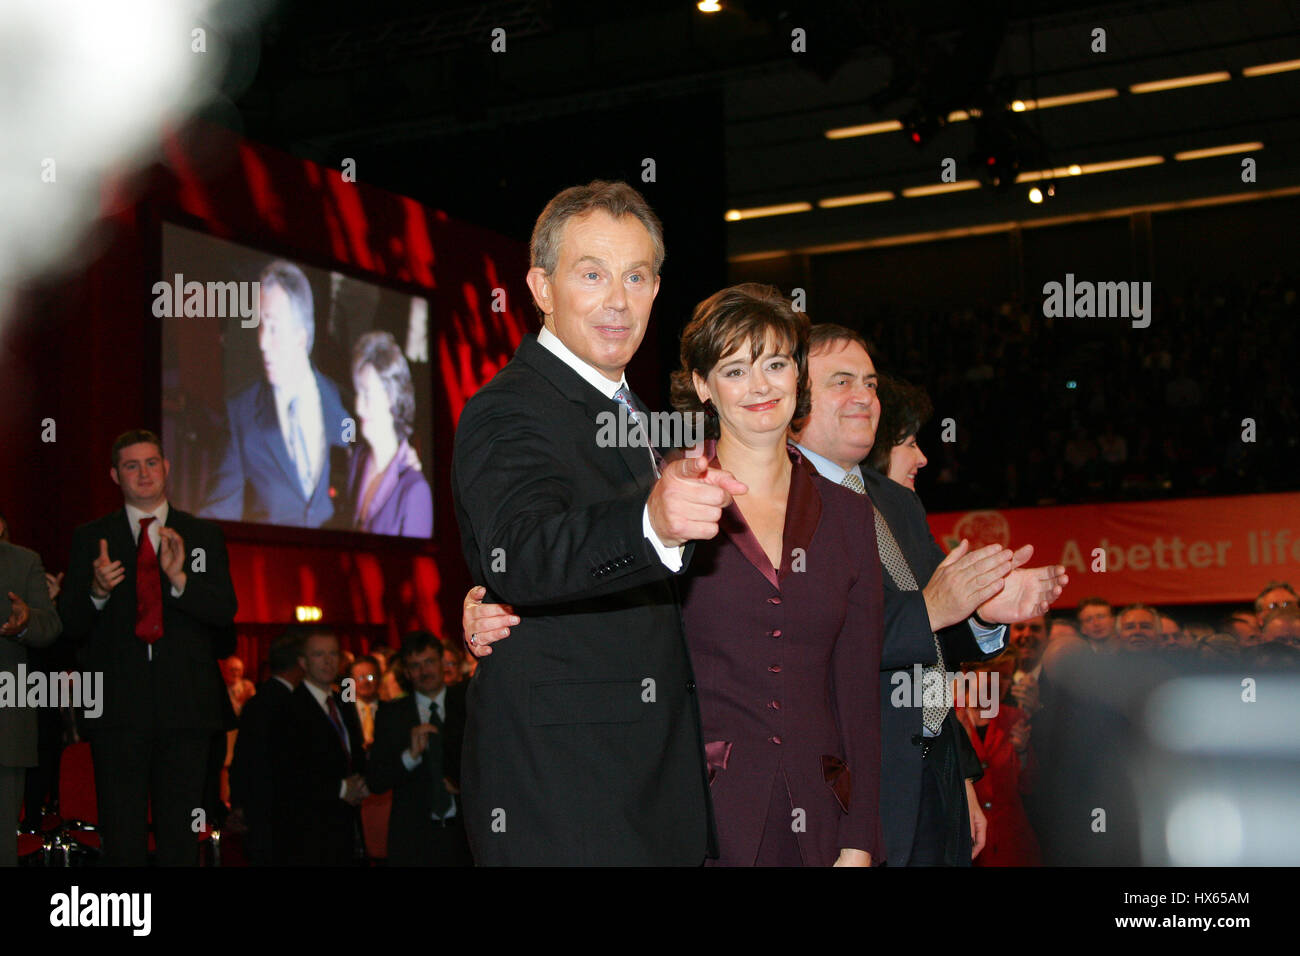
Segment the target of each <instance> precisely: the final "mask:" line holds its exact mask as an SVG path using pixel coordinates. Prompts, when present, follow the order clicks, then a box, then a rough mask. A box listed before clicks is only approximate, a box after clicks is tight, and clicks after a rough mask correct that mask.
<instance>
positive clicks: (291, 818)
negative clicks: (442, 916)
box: [253, 628, 369, 866]
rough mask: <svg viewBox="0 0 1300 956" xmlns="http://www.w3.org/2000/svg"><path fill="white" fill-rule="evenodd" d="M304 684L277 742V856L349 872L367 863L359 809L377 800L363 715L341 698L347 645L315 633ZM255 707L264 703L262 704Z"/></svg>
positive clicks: (306, 646) (307, 642)
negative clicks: (342, 648) (337, 686)
mask: <svg viewBox="0 0 1300 956" xmlns="http://www.w3.org/2000/svg"><path fill="white" fill-rule="evenodd" d="M298 663H299V665H300V666H301V667H302V670H303V680H302V683H301V684H299V685H298V687H297V688H296V689H295V690H294V692H293V696H292V697H291V698H290V699H289V702H288V704H287V705H286V708H285V719H284V721H283V722H282V724H281V725H280V728H279V732H277V733H275V734H273V735H272V743H273V746H272V764H273V765H272V770H271V773H272V782H273V785H274V788H275V789H274V792H273V794H272V798H273V801H274V809H273V810H272V817H273V820H274V823H273V827H274V835H275V844H276V846H275V849H276V853H277V855H279V853H280V852H281V849H282V848H283V852H284V854H285V860H286V862H288V863H290V864H292V865H295V866H348V865H352V864H355V863H357V862H359V861H360V859H361V850H362V843H361V819H360V816H359V815H358V813H357V807H358V806H360V805H361V801H362V800H364V799H365V798H366V796H368V795H369V791H368V790H367V789H366V782H365V777H364V773H365V767H366V751H365V746H364V744H363V742H362V735H361V724H360V723H359V722H358V720H357V712H356V708H353V707H349V706H347V704H345V703H344V702H343V700H342V698H341V697H340V696H339V695H338V693H336V692H335V691H334V687H333V685H334V680H335V678H336V677H337V676H338V670H339V640H338V637H336V636H335V635H334V633H333V632H332V631H330V630H328V629H323V628H314V629H313V630H311V631H309V632H308V633H307V636H306V637H305V638H304V640H303V642H302V647H301V649H300V651H299V654H298ZM253 699H254V700H256V699H257V698H256V697H254V698H253Z"/></svg>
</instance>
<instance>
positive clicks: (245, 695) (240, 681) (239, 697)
mask: <svg viewBox="0 0 1300 956" xmlns="http://www.w3.org/2000/svg"><path fill="white" fill-rule="evenodd" d="M220 664H221V676H222V678H223V679H224V680H225V682H226V693H227V694H229V695H230V706H231V707H232V708H233V709H234V711H235V716H236V717H238V716H239V714H240V712H241V711H243V709H244V704H246V703H248V699H249V698H250V697H252V696H253V695H254V694H256V693H257V688H256V687H255V686H254V685H253V682H252V681H251V680H248V679H247V678H245V677H244V662H243V661H242V660H240V659H239V658H238V657H236V656H234V655H233V654H232V655H231V656H230V657H227V658H226V659H225V660H223V661H221V662H220Z"/></svg>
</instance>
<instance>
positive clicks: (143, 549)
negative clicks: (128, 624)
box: [135, 517, 162, 654]
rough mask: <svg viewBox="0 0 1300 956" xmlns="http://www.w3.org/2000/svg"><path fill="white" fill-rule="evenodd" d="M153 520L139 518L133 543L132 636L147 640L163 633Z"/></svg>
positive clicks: (154, 638)
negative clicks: (150, 529) (133, 596)
mask: <svg viewBox="0 0 1300 956" xmlns="http://www.w3.org/2000/svg"><path fill="white" fill-rule="evenodd" d="M155 520H157V519H155V518H153V517H149V518H141V519H140V540H139V541H137V542H136V547H135V636H136V637H138V638H140V640H142V641H144V642H145V643H146V644H153V642H154V641H156V640H158V638H160V637H162V581H161V580H160V579H159V577H158V552H156V551H154V549H153V541H152V540H150V538H149V525H151V524H153V523H154V521H155ZM150 653H151V654H152V651H150Z"/></svg>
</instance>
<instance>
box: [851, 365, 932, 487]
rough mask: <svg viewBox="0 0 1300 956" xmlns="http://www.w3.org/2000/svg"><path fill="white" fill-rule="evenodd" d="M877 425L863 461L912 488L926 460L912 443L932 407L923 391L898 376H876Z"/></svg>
mask: <svg viewBox="0 0 1300 956" xmlns="http://www.w3.org/2000/svg"><path fill="white" fill-rule="evenodd" d="M878 394H879V396H880V424H879V425H878V426H877V427H876V442H875V444H874V445H872V446H871V454H870V455H869V456H868V457H867V464H869V465H870V466H871V467H872V468H874V469H876V471H878V472H880V473H881V474H882V475H884V476H885V477H886V478H888V479H890V480H891V481H895V482H897V483H898V484H900V485H903V486H904V487H906V488H911V489H912V490H913V491H916V473H917V472H918V471H920V470H921V469H922V468H924V467H925V465H926V462H927V461H928V459H927V458H926V457H925V453H924V452H922V451H921V446H920V445H918V444H917V443H916V436H917V433H918V432H920V431H921V426H923V425H924V424H925V423H926V422H928V421H929V420H930V416H931V415H932V414H933V413H934V406H933V405H931V404H930V397H929V396H928V395H926V394H925V390H924V389H921V388H917V387H916V386H915V385H910V384H908V383H907V382H905V381H903V380H902V379H901V378H893V377H891V376H888V375H882V376H881V378H880V388H879V390H878Z"/></svg>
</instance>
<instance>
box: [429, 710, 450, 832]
mask: <svg viewBox="0 0 1300 956" xmlns="http://www.w3.org/2000/svg"><path fill="white" fill-rule="evenodd" d="M428 722H429V723H431V724H433V726H435V727H437V728H438V732H437V733H436V734H430V736H429V744H428V749H427V750H425V752H424V753H425V760H424V763H425V767H426V769H427V770H428V773H429V776H430V778H431V779H432V780H433V804H432V805H431V806H430V807H429V810H430V811H431V812H432V813H433V815H434V817H435V818H437V819H439V820H441V819H442V818H443V817H444V816H446V814H447V811H448V810H450V809H451V795H450V794H449V793H447V785H446V784H445V783H444V782H443V779H442V728H443V719H442V718H441V717H440V716H438V704H437V702H436V701H434V700H430V701H429V721H428Z"/></svg>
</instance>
